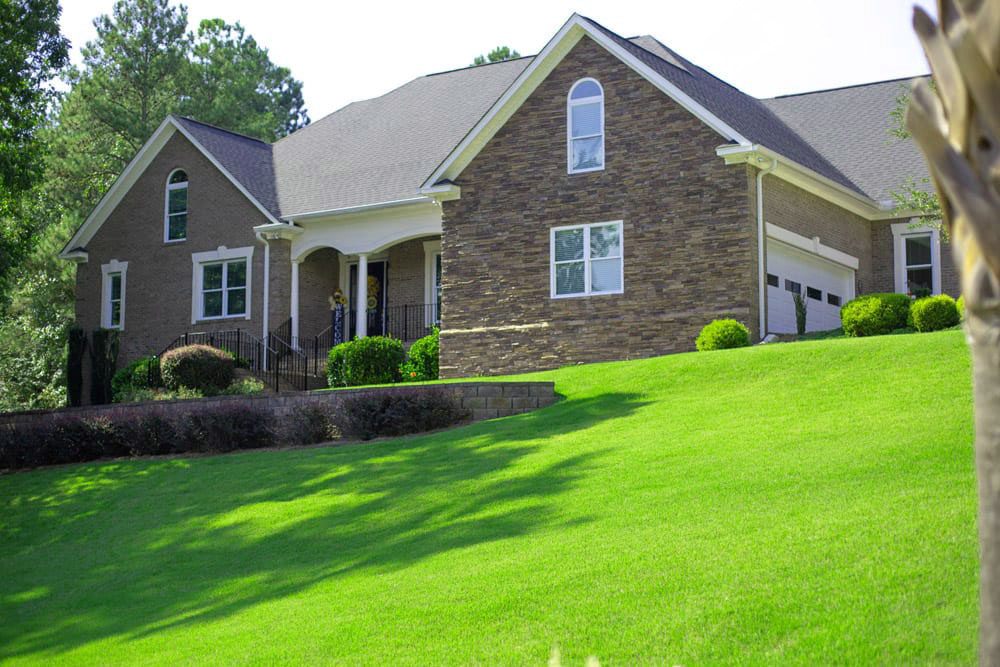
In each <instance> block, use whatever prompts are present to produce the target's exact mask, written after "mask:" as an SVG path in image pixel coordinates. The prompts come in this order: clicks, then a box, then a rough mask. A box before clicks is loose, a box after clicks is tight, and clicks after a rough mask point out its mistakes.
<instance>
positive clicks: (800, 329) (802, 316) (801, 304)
mask: <svg viewBox="0 0 1000 667" xmlns="http://www.w3.org/2000/svg"><path fill="white" fill-rule="evenodd" d="M792 300H793V301H794V302H795V333H797V334H798V335H800V336H801V335H802V334H804V333H805V332H806V310H807V308H808V306H807V305H806V300H805V299H804V298H803V297H802V295H801V294H799V293H798V292H793V293H792Z"/></svg>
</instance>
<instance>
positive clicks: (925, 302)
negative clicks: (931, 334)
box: [910, 294, 960, 332]
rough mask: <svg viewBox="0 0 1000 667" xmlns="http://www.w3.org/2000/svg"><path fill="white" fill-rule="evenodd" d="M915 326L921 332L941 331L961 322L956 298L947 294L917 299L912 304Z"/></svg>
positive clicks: (911, 310)
mask: <svg viewBox="0 0 1000 667" xmlns="http://www.w3.org/2000/svg"><path fill="white" fill-rule="evenodd" d="M910 315H911V316H912V318H913V328H914V329H916V330H917V331H920V332H926V331H939V330H941V329H947V328H948V327H953V326H955V325H956V324H958V322H959V319H960V318H959V315H958V308H957V307H956V306H955V300H954V299H952V298H951V297H950V296H948V295H947V294H939V295H938V296H928V297H925V298H923V299H917V300H916V301H914V302H913V305H912V306H910Z"/></svg>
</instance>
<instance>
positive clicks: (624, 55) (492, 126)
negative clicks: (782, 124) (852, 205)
mask: <svg viewBox="0 0 1000 667" xmlns="http://www.w3.org/2000/svg"><path fill="white" fill-rule="evenodd" d="M584 36H586V37H590V38H591V39H593V40H594V41H595V42H597V43H598V44H600V45H601V46H602V47H604V48H605V49H606V50H607V51H609V52H610V53H611V54H612V55H614V56H615V57H617V58H618V59H619V60H621V61H622V62H624V63H625V64H626V65H628V66H629V67H630V68H632V69H633V70H634V71H635V72H636V73H638V74H639V75H640V76H642V77H643V78H644V79H646V80H647V81H649V82H650V83H652V84H653V85H654V86H656V87H657V88H658V89H659V90H660V91H662V92H663V93H664V94H666V95H667V96H668V97H670V98H672V99H673V100H674V101H675V102H677V103H678V104H679V105H681V106H682V107H684V108H685V109H687V110H688V111H689V112H690V113H692V114H693V115H694V116H696V117H697V118H698V119H700V120H701V121H702V122H704V123H705V124H706V125H708V126H709V127H710V128H712V129H713V130H715V131H716V132H717V133H718V134H720V135H721V136H722V137H723V138H724V139H725V140H727V141H730V142H733V143H735V144H739V145H744V146H747V145H750V143H751V142H750V141H749V140H748V139H747V138H746V137H744V136H743V135H742V134H740V133H739V132H737V131H736V130H735V129H734V128H733V127H732V126H730V125H729V124H728V123H726V122H725V121H723V120H722V119H721V118H719V117H718V116H716V115H715V114H713V113H712V112H710V111H709V110H708V109H706V108H705V107H704V106H702V105H701V104H699V103H698V102H696V101H695V100H694V99H693V98H692V97H691V96H689V95H688V94H687V93H685V92H684V91H682V90H681V89H680V88H678V87H677V86H676V85H675V84H673V83H672V82H670V81H668V80H667V79H666V78H664V77H663V76H661V75H660V74H658V73H657V72H656V71H654V70H653V69H652V68H650V67H649V66H648V65H646V64H645V63H643V62H642V61H640V60H639V59H638V58H636V57H635V56H634V55H632V54H631V53H629V51H628V50H626V49H625V48H624V47H622V46H621V45H620V44H618V43H617V42H615V41H614V40H612V39H611V38H610V37H608V36H607V35H606V34H604V32H603V31H601V30H599V29H598V28H597V27H596V26H594V25H593V24H592V23H591V22H590V21H588V20H587V19H586V18H584V17H582V16H580V15H579V14H573V15H572V16H571V17H570V18H569V20H568V21H566V23H565V24H563V26H562V28H560V29H559V32H557V33H556V34H555V35H554V36H553V37H552V39H550V40H549V42H548V43H547V44H546V45H545V48H543V49H542V50H541V51H540V52H539V54H538V55H537V56H535V59H534V60H533V61H532V62H531V64H530V65H528V66H527V67H526V68H525V69H524V71H523V72H521V74H520V75H519V76H518V77H517V78H516V79H515V80H514V82H513V83H512V84H511V85H510V87H509V88H508V89H507V90H506V92H504V94H503V95H501V96H500V98H499V99H498V100H497V101H496V102H494V104H493V106H492V107H490V109H489V111H487V112H486V114H484V115H483V117H482V118H481V119H480V120H479V122H478V123H477V124H476V125H475V127H473V128H472V130H470V131H469V132H468V133H467V134H466V135H465V138H463V139H462V141H461V142H459V144H458V145H457V146H456V147H455V148H454V149H452V151H451V152H450V153H449V154H448V156H447V157H446V158H445V159H444V161H442V163H441V164H440V165H439V166H438V167H437V168H436V169H435V170H434V172H433V173H432V174H431V175H430V176H429V177H428V178H427V179H426V180H425V181H424V182H423V184H422V185H421V190H423V189H424V188H429V187H433V186H434V185H435V184H437V183H438V182H439V181H441V180H443V179H450V180H454V179H456V178H457V177H458V175H459V174H460V173H461V172H462V170H463V169H465V167H466V166H467V165H468V164H469V163H470V162H471V161H472V159H473V158H474V157H475V156H476V155H477V154H478V153H479V151H480V150H482V148H483V147H484V146H485V145H486V143H487V142H488V141H489V140H490V139H491V138H492V137H493V136H494V135H495V134H496V133H497V131H499V129H500V128H501V127H502V126H503V125H504V123H506V122H507V120H508V119H509V118H510V117H511V116H512V115H513V114H514V112H515V111H516V110H517V109H518V108H519V107H520V106H521V104H522V103H524V101H525V100H526V99H527V98H528V97H529V96H530V95H531V93H533V92H534V90H535V89H536V88H537V87H538V86H539V85H540V84H541V82H542V81H543V80H544V79H545V77H547V76H548V74H549V73H550V72H551V71H552V70H553V69H555V67H556V66H557V65H558V64H559V63H560V62H561V61H562V59H563V58H564V57H565V56H566V54H568V53H569V51H570V50H571V49H572V48H573V47H574V46H575V45H576V43H577V42H579V41H580V39H582V38H583V37H584Z"/></svg>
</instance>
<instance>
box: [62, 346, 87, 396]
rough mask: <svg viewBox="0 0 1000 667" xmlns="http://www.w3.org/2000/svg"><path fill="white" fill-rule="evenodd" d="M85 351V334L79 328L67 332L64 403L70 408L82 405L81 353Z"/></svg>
mask: <svg viewBox="0 0 1000 667" xmlns="http://www.w3.org/2000/svg"><path fill="white" fill-rule="evenodd" d="M86 349H87V334H86V333H84V331H83V329H81V328H80V327H73V328H71V329H70V330H69V349H68V353H67V355H66V401H67V403H68V404H69V406H70V407H73V408H75V407H79V406H80V405H83V353H84V352H85V351H86Z"/></svg>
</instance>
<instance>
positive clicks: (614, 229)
mask: <svg viewBox="0 0 1000 667" xmlns="http://www.w3.org/2000/svg"><path fill="white" fill-rule="evenodd" d="M550 234H551V238H550V246H551V248H550V253H551V295H552V298H562V297H569V296H587V295H592V294H620V293H621V292H622V291H623V285H624V268H625V267H624V263H623V253H622V223H621V221H620V220H619V221H616V222H598V223H594V224H590V225H576V226H573V227H555V228H553V229H552V230H551V232H550Z"/></svg>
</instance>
